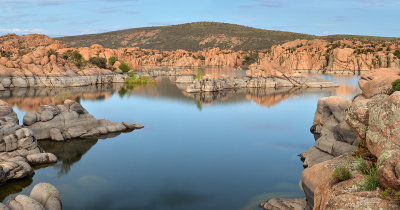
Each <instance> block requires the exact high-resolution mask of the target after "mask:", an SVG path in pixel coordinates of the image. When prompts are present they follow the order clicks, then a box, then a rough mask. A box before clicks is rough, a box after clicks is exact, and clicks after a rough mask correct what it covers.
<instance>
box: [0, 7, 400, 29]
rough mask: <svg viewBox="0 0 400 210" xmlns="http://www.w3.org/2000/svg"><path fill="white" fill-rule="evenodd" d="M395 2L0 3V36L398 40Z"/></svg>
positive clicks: (397, 13)
mask: <svg viewBox="0 0 400 210" xmlns="http://www.w3.org/2000/svg"><path fill="white" fill-rule="evenodd" d="M399 11H400V1H399V0H201V1H197V0H86V1H85V0H0V35H3V34H7V33H16V34H29V33H41V34H46V35H49V36H52V37H56V36H65V35H80V34H88V33H99V32H107V31H112V30H119V29H127V28H136V27H145V26H160V25H172V24H180V23H188V22H198V21H215V22H226V23H235V24H240V25H246V26H252V27H256V28H262V29H271V30H282V31H292V32H300V33H307V34H315V35H329V34H360V35H376V36H395V37H400V25H399V19H400V18H399V17H400V14H399Z"/></svg>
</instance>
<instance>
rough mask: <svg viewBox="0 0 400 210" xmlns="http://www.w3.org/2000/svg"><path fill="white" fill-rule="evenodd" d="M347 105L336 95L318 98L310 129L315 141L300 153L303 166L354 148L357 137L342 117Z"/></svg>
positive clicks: (345, 152) (346, 101)
mask: <svg viewBox="0 0 400 210" xmlns="http://www.w3.org/2000/svg"><path fill="white" fill-rule="evenodd" d="M349 105H350V101H348V100H346V99H343V98H341V97H337V96H332V97H327V98H320V99H319V100H318V106H317V110H316V111H315V115H314V123H313V126H312V127H311V129H310V130H311V132H312V133H313V134H314V136H315V141H316V142H315V145H314V146H311V147H310V149H308V151H306V152H304V153H302V154H301V155H300V157H301V158H302V160H303V161H304V167H310V166H313V165H315V164H317V163H320V162H323V161H326V160H329V159H332V158H333V157H337V156H340V155H343V154H348V153H351V152H353V151H354V150H356V148H357V147H356V145H357V138H356V136H355V134H354V133H353V131H352V130H351V128H350V127H349V126H348V125H347V123H346V122H345V121H344V119H343V118H344V110H345V109H346V108H347V107H348V106H349Z"/></svg>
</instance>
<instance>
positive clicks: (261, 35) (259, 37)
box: [56, 22, 400, 51]
mask: <svg viewBox="0 0 400 210" xmlns="http://www.w3.org/2000/svg"><path fill="white" fill-rule="evenodd" d="M315 38H320V39H326V40H329V41H335V40H341V39H366V40H374V41H390V40H396V39H397V40H400V39H399V38H391V37H373V36H353V35H332V36H325V37H318V36H313V35H307V34H300V33H292V32H284V31H272V30H263V29H256V28H251V27H246V26H241V25H235V24H228V23H215V22H198V23H187V24H181V25H173V26H160V27H147V28H134V29H127V30H121V31H113V32H107V33H100V34H89V35H81V36H69V37H60V38H56V39H57V40H60V41H63V42H64V43H65V44H67V45H68V46H69V47H89V46H91V45H92V44H100V45H102V46H104V47H106V48H113V49H117V48H121V47H124V48H126V47H140V48H144V49H158V50H176V49H184V50H189V51H198V50H204V49H209V48H216V47H218V48H220V49H231V50H256V49H266V48H270V47H271V46H272V45H277V44H283V43H285V42H288V41H293V40H296V39H315Z"/></svg>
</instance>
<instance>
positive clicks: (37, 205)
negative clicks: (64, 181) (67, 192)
mask: <svg viewBox="0 0 400 210" xmlns="http://www.w3.org/2000/svg"><path fill="white" fill-rule="evenodd" d="M0 209H3V210H8V209H10V210H12V209H26V210H28V209H29V210H45V209H46V210H61V209H62V203H61V200H60V192H59V191H58V190H57V188H55V187H54V186H53V185H51V184H48V183H39V184H37V185H35V186H34V187H33V189H32V191H31V194H30V195H29V197H28V196H26V195H17V196H16V197H12V198H10V199H8V200H7V202H6V204H5V205H4V204H2V203H0Z"/></svg>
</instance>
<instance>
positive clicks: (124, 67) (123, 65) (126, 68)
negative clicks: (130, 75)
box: [118, 61, 131, 72]
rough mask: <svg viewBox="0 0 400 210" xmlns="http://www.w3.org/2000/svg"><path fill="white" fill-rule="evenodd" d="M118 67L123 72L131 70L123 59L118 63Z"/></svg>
mask: <svg viewBox="0 0 400 210" xmlns="http://www.w3.org/2000/svg"><path fill="white" fill-rule="evenodd" d="M118 68H119V69H121V70H122V71H123V72H128V71H130V70H131V68H129V66H128V65H127V64H126V63H125V62H124V61H122V62H121V64H119V66H118Z"/></svg>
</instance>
